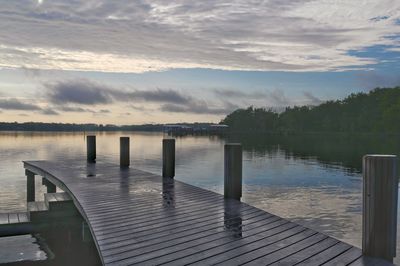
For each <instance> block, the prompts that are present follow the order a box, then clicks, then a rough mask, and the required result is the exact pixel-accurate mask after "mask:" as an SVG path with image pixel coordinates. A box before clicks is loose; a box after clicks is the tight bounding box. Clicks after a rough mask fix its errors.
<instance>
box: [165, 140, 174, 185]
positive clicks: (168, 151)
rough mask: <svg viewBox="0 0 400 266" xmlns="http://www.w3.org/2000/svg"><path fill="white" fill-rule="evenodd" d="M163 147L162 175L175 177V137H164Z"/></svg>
mask: <svg viewBox="0 0 400 266" xmlns="http://www.w3.org/2000/svg"><path fill="white" fill-rule="evenodd" d="M162 149H163V153H162V160H163V168H162V176H163V177H168V178H173V177H174V176H175V139H163V141H162Z"/></svg>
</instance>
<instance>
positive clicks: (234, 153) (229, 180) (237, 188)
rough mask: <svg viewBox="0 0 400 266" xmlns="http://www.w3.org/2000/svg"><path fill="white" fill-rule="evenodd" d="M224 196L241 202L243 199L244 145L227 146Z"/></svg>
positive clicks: (225, 151) (225, 148) (225, 149)
mask: <svg viewBox="0 0 400 266" xmlns="http://www.w3.org/2000/svg"><path fill="white" fill-rule="evenodd" d="M224 155H225V162H224V196H225V198H231V199H236V200H240V198H241V197H242V145H241V144H239V143H230V144H225V147H224Z"/></svg>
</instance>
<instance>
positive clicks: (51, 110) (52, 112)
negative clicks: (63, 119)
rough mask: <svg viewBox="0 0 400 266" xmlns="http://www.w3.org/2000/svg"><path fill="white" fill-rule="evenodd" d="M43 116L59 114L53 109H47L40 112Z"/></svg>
mask: <svg viewBox="0 0 400 266" xmlns="http://www.w3.org/2000/svg"><path fill="white" fill-rule="evenodd" d="M40 113H41V114H44V115H59V113H58V112H56V111H55V110H53V109H51V108H46V109H43V110H41V111H40Z"/></svg>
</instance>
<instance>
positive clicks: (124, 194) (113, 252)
mask: <svg viewBox="0 0 400 266" xmlns="http://www.w3.org/2000/svg"><path fill="white" fill-rule="evenodd" d="M24 167H25V168H26V169H27V170H28V171H30V172H32V173H34V174H36V175H39V176H42V177H44V178H46V179H47V180H48V181H50V182H51V183H53V184H54V185H56V186H57V187H59V188H61V189H62V190H64V191H65V192H66V193H68V195H69V197H71V198H72V200H73V202H74V204H75V206H76V208H77V209H78V210H79V212H80V213H81V215H82V216H83V218H84V219H85V220H86V222H87V224H88V225H89V227H90V230H91V232H92V235H93V238H94V240H95V243H96V246H97V249H98V252H99V255H100V258H101V260H102V262H103V264H105V265H161V264H162V265H188V264H197V265H244V264H245V265H392V264H390V263H388V262H386V261H383V260H377V259H372V258H368V257H363V256H362V252H361V250H360V249H358V248H356V247H353V246H351V245H348V244H346V243H343V242H340V241H338V240H337V239H334V238H331V237H328V236H326V235H324V234H321V233H319V232H316V231H313V230H311V229H308V228H305V227H303V226H300V225H298V224H296V223H293V222H290V221H288V220H286V219H283V218H280V217H278V216H275V215H272V214H270V213H268V212H266V211H263V210H260V209H257V208H255V207H252V206H250V205H248V204H245V203H242V202H240V201H237V200H232V199H225V198H224V197H223V196H222V195H219V194H217V193H214V192H211V191H207V190H205V189H201V188H198V187H194V186H191V185H188V184H185V183H182V182H179V181H176V180H174V179H169V178H162V177H161V176H158V175H154V174H151V173H148V172H144V171H141V170H137V169H133V168H125V169H124V168H120V166H119V165H117V164H110V163H105V162H97V163H86V162H82V161H80V162H77V161H63V162H51V161H26V162H24Z"/></svg>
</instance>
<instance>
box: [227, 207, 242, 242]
mask: <svg viewBox="0 0 400 266" xmlns="http://www.w3.org/2000/svg"><path fill="white" fill-rule="evenodd" d="M224 207H225V210H224V226H225V229H227V230H228V231H231V232H233V233H234V234H233V236H234V237H242V217H241V214H240V206H238V202H237V201H235V200H231V199H226V200H225V202H224Z"/></svg>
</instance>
